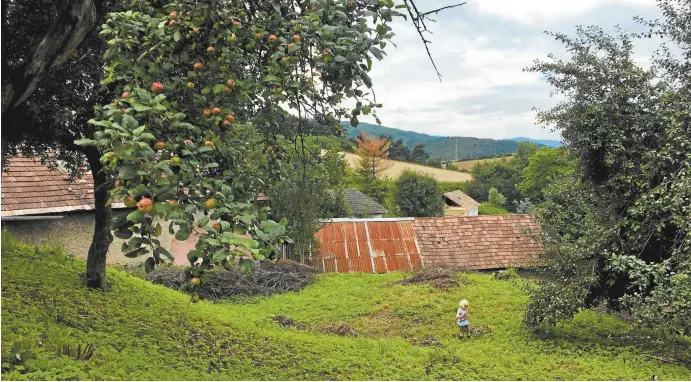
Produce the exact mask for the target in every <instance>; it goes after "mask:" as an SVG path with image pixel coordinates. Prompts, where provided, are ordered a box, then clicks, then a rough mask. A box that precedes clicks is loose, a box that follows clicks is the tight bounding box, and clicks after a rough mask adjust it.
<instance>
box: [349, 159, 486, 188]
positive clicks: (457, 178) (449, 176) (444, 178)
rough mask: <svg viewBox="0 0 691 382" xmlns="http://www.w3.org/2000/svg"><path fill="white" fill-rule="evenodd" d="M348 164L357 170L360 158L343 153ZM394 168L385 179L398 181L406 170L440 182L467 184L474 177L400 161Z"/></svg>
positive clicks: (396, 162)
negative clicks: (426, 175)
mask: <svg viewBox="0 0 691 382" xmlns="http://www.w3.org/2000/svg"><path fill="white" fill-rule="evenodd" d="M343 154H344V157H345V160H346V162H348V166H350V168H353V169H355V168H357V167H358V162H359V160H360V157H359V156H357V155H356V154H353V153H343ZM392 162H393V166H392V167H391V168H389V169H387V170H385V171H384V172H382V175H383V176H384V177H388V178H391V179H396V178H398V176H399V175H401V173H402V172H403V171H405V170H413V171H418V172H422V173H426V174H429V175H432V176H433V177H434V178H435V179H437V180H438V181H440V182H465V181H467V180H471V179H472V178H473V177H472V176H471V175H470V174H465V173H462V172H458V171H452V170H446V169H443V168H434V167H427V166H422V165H419V164H415V163H407V162H400V161H392Z"/></svg>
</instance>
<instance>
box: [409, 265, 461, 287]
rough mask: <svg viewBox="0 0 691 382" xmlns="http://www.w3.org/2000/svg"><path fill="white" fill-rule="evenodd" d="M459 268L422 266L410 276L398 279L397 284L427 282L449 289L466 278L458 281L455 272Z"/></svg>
mask: <svg viewBox="0 0 691 382" xmlns="http://www.w3.org/2000/svg"><path fill="white" fill-rule="evenodd" d="M459 271H460V270H459V269H455V268H442V267H436V268H424V269H420V270H419V271H416V272H415V273H413V274H412V276H410V277H408V278H405V279H403V280H401V281H399V282H398V283H399V284H402V285H409V284H428V285H431V286H433V287H435V288H438V289H440V290H444V291H446V290H449V289H451V288H455V287H457V286H459V285H461V284H465V283H466V280H461V281H459V280H458V278H456V274H457V273H458V272H459Z"/></svg>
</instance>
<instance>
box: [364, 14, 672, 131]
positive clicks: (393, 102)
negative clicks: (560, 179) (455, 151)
mask: <svg viewBox="0 0 691 382" xmlns="http://www.w3.org/2000/svg"><path fill="white" fill-rule="evenodd" d="M455 2H457V0H418V1H417V4H418V7H419V9H420V11H421V12H424V11H426V10H431V9H435V8H439V7H440V6H444V5H450V4H454V3H455ZM637 15H639V16H642V17H644V18H647V19H654V18H657V17H659V16H660V14H659V11H658V9H657V8H656V6H655V0H578V1H576V0H468V1H467V4H466V5H463V6H462V7H458V8H454V9H451V10H447V11H444V12H442V13H440V14H439V15H438V16H437V17H436V18H435V19H436V20H437V23H436V24H435V23H429V24H431V26H430V25H429V24H428V27H430V29H431V30H432V32H433V33H434V34H433V35H430V36H429V37H430V38H429V39H431V40H432V44H431V45H430V50H431V52H432V55H433V57H434V60H435V62H436V63H437V67H438V68H439V71H440V72H441V74H442V82H441V83H440V82H439V79H438V77H437V75H436V74H435V72H434V69H433V68H432V65H431V63H430V62H429V60H428V58H427V56H426V54H425V50H424V47H423V45H422V42H421V41H420V38H419V36H418V35H417V34H416V32H415V30H414V28H413V27H412V24H410V23H406V22H404V21H403V20H401V21H399V22H396V23H395V24H394V25H393V28H394V33H396V36H395V37H394V39H393V41H394V42H395V43H396V45H397V46H398V48H395V47H393V46H391V45H389V46H387V49H386V51H387V53H388V56H387V57H385V59H384V61H381V62H378V63H376V62H375V66H374V68H373V71H372V73H371V74H372V75H371V77H372V80H373V83H374V88H375V91H376V95H377V101H378V102H380V103H382V104H384V108H383V109H379V112H378V114H379V117H380V119H381V120H382V124H383V125H384V126H389V127H395V128H398V129H404V130H412V131H416V132H421V133H426V134H431V135H440V136H447V135H450V136H473V137H483V138H495V139H498V138H511V137H517V136H526V137H531V138H545V139H559V134H558V133H553V132H550V131H549V130H548V129H544V128H542V127H540V126H538V125H536V124H535V112H534V111H532V108H533V107H538V108H548V107H550V106H551V105H553V104H554V103H555V102H556V100H555V99H554V98H550V87H549V86H548V85H547V84H546V83H545V82H544V80H543V79H542V78H541V76H540V75H538V74H534V73H524V72H522V69H523V68H525V67H527V66H529V65H530V64H531V63H532V62H533V60H535V59H537V58H546V56H547V54H548V53H555V54H558V55H559V56H563V55H564V50H563V47H562V46H561V45H559V44H558V43H556V42H555V41H554V40H553V39H552V38H551V37H549V36H547V35H545V34H544V33H543V32H544V31H546V30H548V31H555V32H564V33H567V34H571V35H573V34H574V33H575V26H576V25H584V26H585V25H599V26H601V27H603V28H605V30H606V31H613V27H614V26H615V25H620V26H621V27H623V28H624V29H626V30H632V31H633V30H635V31H640V30H642V29H641V28H642V27H641V26H640V25H638V24H636V23H635V22H634V21H633V17H634V16H637ZM647 45H648V46H641V47H640V48H639V51H637V52H636V54H637V55H640V60H641V61H646V60H647V59H648V57H649V55H650V54H651V52H652V48H653V46H652V45H651V44H647ZM642 63H643V62H642ZM360 121H363V122H372V123H374V121H373V119H370V118H368V117H366V116H363V117H362V118H361V119H360Z"/></svg>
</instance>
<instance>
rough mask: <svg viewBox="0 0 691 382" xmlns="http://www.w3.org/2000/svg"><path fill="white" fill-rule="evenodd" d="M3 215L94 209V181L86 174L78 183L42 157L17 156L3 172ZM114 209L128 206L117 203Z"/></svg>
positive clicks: (1, 202) (114, 204)
mask: <svg viewBox="0 0 691 382" xmlns="http://www.w3.org/2000/svg"><path fill="white" fill-rule="evenodd" d="M1 190H2V197H1V198H0V204H1V205H2V208H1V209H2V216H19V215H39V214H47V213H58V212H69V211H80V210H92V209H93V208H94V196H93V178H92V177H91V174H90V173H89V174H86V175H85V176H84V177H83V178H81V179H75V181H74V182H69V181H68V176H67V175H66V174H64V173H62V172H60V171H59V170H51V169H49V168H48V166H47V165H44V164H41V160H40V159H38V158H25V157H16V158H12V159H10V160H9V162H8V169H7V172H4V171H3V172H2V186H1ZM113 207H115V208H121V207H124V206H122V205H121V203H113Z"/></svg>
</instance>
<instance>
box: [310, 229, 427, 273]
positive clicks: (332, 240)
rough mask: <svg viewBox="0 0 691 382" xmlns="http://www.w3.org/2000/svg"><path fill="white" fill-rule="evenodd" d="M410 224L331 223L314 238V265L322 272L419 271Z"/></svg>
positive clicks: (418, 260) (418, 257)
mask: <svg viewBox="0 0 691 382" xmlns="http://www.w3.org/2000/svg"><path fill="white" fill-rule="evenodd" d="M412 223H413V221H412V219H410V218H402V219H334V220H331V221H329V222H327V223H326V224H325V225H324V226H323V227H322V228H321V229H320V230H319V231H317V233H316V234H315V235H314V237H315V239H317V241H318V243H319V255H318V256H317V259H316V261H315V263H314V265H315V266H316V267H317V268H319V269H322V270H324V271H325V272H366V273H372V272H375V273H382V272H390V271H396V270H410V269H417V268H419V267H420V255H419V251H418V249H417V245H416V243H415V234H414V233H413V224H412Z"/></svg>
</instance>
